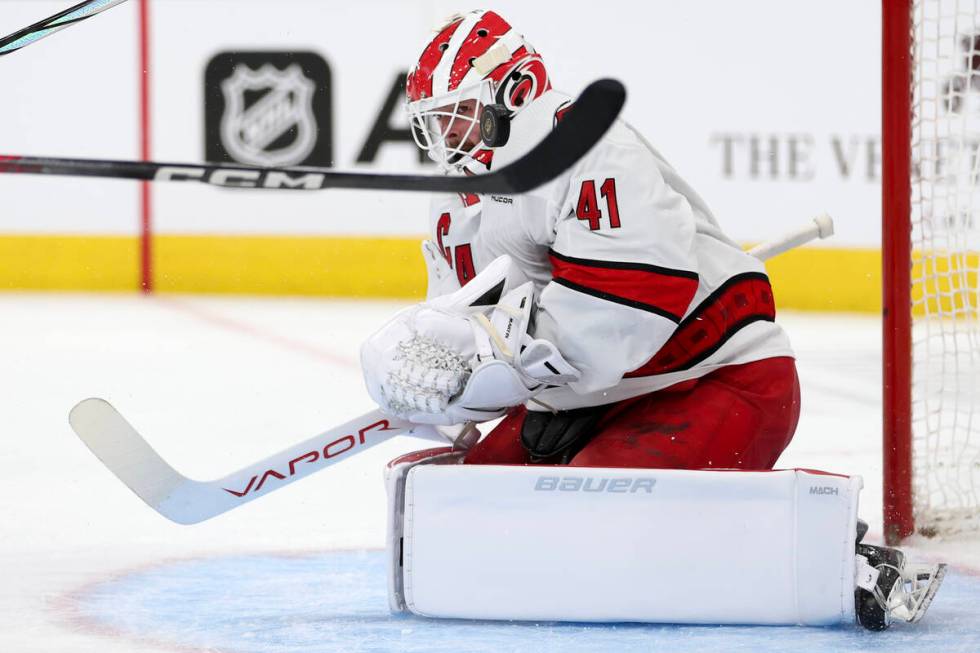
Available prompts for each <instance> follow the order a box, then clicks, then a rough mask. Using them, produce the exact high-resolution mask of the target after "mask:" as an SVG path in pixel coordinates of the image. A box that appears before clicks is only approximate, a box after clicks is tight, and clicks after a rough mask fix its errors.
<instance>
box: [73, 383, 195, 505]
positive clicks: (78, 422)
mask: <svg viewBox="0 0 980 653" xmlns="http://www.w3.org/2000/svg"><path fill="white" fill-rule="evenodd" d="M68 423H69V424H71V427H72V429H73V430H74V431H75V433H76V434H77V435H78V437H79V438H80V439H81V440H82V442H84V443H85V446H87V447H88V448H89V450H90V451H91V452H92V453H94V454H95V456H96V458H98V459H99V460H101V461H102V463H103V464H104V465H105V466H106V467H108V468H109V471H111V472H112V473H113V474H115V475H116V477H117V478H119V480H120V481H122V482H123V483H125V484H126V486H127V487H128V488H129V489H130V490H132V491H133V492H135V493H136V495H137V496H138V497H139V498H140V499H142V500H143V501H145V502H146V504H147V505H149V506H150V507H151V508H153V509H154V510H156V511H157V512H160V513H161V514H163V515H164V516H165V517H167V518H168V519H171V520H173V521H180V520H178V519H174V517H173V516H171V515H169V514H166V513H165V512H164V511H163V510H162V507H163V506H164V504H165V502H166V501H167V499H168V498H169V497H170V496H171V495H172V494H173V493H174V491H175V490H176V489H177V488H179V487H180V486H181V485H183V484H186V483H189V482H193V481H189V480H188V479H187V478H185V477H183V476H181V475H180V474H179V473H178V472H177V471H176V470H175V469H174V468H173V467H171V466H170V465H169V464H167V462H166V461H165V460H164V459H163V458H161V457H160V455H159V454H158V453H157V452H156V451H154V450H153V448H152V447H151V446H150V445H149V444H148V443H147V442H146V440H144V439H143V437H142V436H141V435H140V434H139V433H138V432H137V431H136V429H134V428H133V427H132V426H131V425H130V424H129V422H127V421H126V420H125V419H124V418H123V416H122V415H120V414H119V412H118V411H117V410H116V409H115V408H113V407H112V404H110V403H109V402H108V401H106V400H104V399H98V398H91V399H85V400H83V401H80V402H79V403H78V404H77V405H76V406H75V407H74V408H72V409H71V412H70V413H69V414H68ZM180 523H184V522H180Z"/></svg>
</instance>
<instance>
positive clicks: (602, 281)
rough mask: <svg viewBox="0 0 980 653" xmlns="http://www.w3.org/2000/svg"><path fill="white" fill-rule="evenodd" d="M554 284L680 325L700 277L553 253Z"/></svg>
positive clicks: (686, 271) (684, 272)
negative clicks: (655, 314)
mask: <svg viewBox="0 0 980 653" xmlns="http://www.w3.org/2000/svg"><path fill="white" fill-rule="evenodd" d="M550 258H551V269H552V277H553V278H554V281H556V282H558V283H560V284H561V285H564V286H566V287H569V288H572V289H574V290H579V291H580V292H586V293H588V294H592V295H595V296H598V297H601V298H603V299H607V300H609V301H613V302H617V303H620V304H625V305H627V306H633V307H634V308H639V309H641V310H646V311H649V312H652V313H657V314H658V315H662V316H663V317H666V318H668V319H670V320H672V321H674V322H680V320H681V317H682V316H683V315H684V313H685V312H686V311H687V307H688V305H689V304H690V303H691V300H692V299H693V298H694V293H695V292H696V291H697V289H698V275H697V273H695V272H690V271H688V270H673V269H670V268H663V267H660V266H656V265H648V264H644V263H627V262H621V261H596V260H592V259H582V258H573V257H571V256H565V255H564V254H559V253H558V252H555V251H554V250H552V251H551V252H550Z"/></svg>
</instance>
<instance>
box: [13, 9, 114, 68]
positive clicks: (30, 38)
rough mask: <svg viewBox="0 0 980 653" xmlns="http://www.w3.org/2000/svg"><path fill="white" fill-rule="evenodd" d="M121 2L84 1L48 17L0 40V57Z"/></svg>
mask: <svg viewBox="0 0 980 653" xmlns="http://www.w3.org/2000/svg"><path fill="white" fill-rule="evenodd" d="M123 2H126V0H85V2H79V3H78V4H77V5H74V6H72V7H69V8H68V9H65V10H64V11H61V12H58V13H57V14H55V15H54V16H48V17H47V18H45V19H44V20H41V21H38V22H36V23H34V24H33V25H29V26H28V27H25V28H24V29H21V30H17V31H16V32H14V33H13V34H8V35H7V36H4V37H2V38H0V56H3V55H5V54H10V53H11V52H16V51H17V50H20V49H21V48H23V47H26V46H28V45H30V44H31V43H36V42H37V41H40V40H41V39H43V38H44V37H46V36H51V35H52V34H54V33H55V32H57V31H59V30H63V29H65V28H66V27H68V26H69V25H74V24H75V23H79V22H81V21H83V20H85V19H86V18H91V17H92V16H95V15H96V14H101V13H102V12H103V11H105V10H106V9H111V8H113V7H115V6H116V5H118V4H122V3H123Z"/></svg>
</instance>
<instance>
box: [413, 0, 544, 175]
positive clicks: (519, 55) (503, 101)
mask: <svg viewBox="0 0 980 653" xmlns="http://www.w3.org/2000/svg"><path fill="white" fill-rule="evenodd" d="M550 88H551V83H550V81H549V80H548V72H547V70H546V69H545V66H544V62H543V61H542V60H541V56H540V55H539V54H537V53H536V52H535V51H534V48H533V47H531V44H530V43H528V42H527V41H525V40H524V37H523V36H522V35H520V34H518V33H517V32H515V31H514V30H513V28H512V27H511V26H510V24H508V23H507V21H505V20H504V19H503V18H501V17H500V16H499V15H498V14H496V13H495V12H492V11H482V10H480V11H472V12H469V13H467V14H462V15H456V16H453V17H451V18H450V19H449V20H448V21H447V24H446V25H445V26H444V27H442V28H440V29H439V30H437V34H436V36H435V38H433V39H432V40H431V41H430V42H429V44H428V45H426V47H425V50H423V51H422V55H421V56H420V57H419V61H418V63H417V64H416V65H415V67H414V68H413V69H412V70H411V71H410V72H409V74H408V79H407V80H406V85H405V92H406V95H407V97H408V103H407V105H406V109H407V111H408V115H409V119H410V120H411V122H412V133H413V134H414V136H415V141H416V143H418V145H419V147H421V148H422V149H423V150H425V151H426V152H427V153H428V155H429V157H430V158H431V159H432V160H434V161H435V162H436V163H438V164H439V165H440V167H442V168H443V170H445V171H447V172H452V171H457V172H464V171H469V172H471V173H479V172H485V171H486V170H488V169H489V168H490V164H491V161H492V158H493V151H492V150H491V149H489V148H487V147H486V146H485V145H484V144H483V142H482V140H480V139H479V131H480V124H479V118H480V116H479V111H480V109H481V108H482V106H483V105H487V104H500V105H503V106H504V107H506V108H507V110H508V112H509V115H510V116H513V115H514V114H516V113H517V112H519V111H520V110H521V109H523V108H524V107H526V106H527V105H528V104H530V103H531V102H533V101H534V100H535V99H536V98H538V97H540V96H541V95H542V94H543V93H544V92H545V91H547V90H549V89H550ZM474 140H475V141H476V143H475V145H473V144H472V143H473V142H474Z"/></svg>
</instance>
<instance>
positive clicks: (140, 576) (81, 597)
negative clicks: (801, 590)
mask: <svg viewBox="0 0 980 653" xmlns="http://www.w3.org/2000/svg"><path fill="white" fill-rule="evenodd" d="M384 565H385V557H384V554H383V553H382V552H380V551H336V552H324V553H316V554H304V555H239V556H229V557H217V558H204V559H191V560H183V561H177V562H167V563H163V564H160V565H158V566H155V567H151V568H148V569H147V568H142V569H139V570H136V571H133V572H131V573H123V574H119V575H116V576H114V577H113V578H111V579H109V580H106V581H104V582H101V583H96V584H93V585H89V586H86V587H85V588H84V589H81V590H78V591H76V592H75V593H73V594H70V595H68V596H66V597H64V600H63V601H61V602H60V603H61V604H62V607H63V610H67V612H68V614H67V615H64V614H63V615H62V617H65V616H67V617H68V618H70V620H71V621H72V623H73V624H74V625H75V626H76V627H78V625H79V624H83V626H84V628H85V629H86V630H89V631H92V632H96V633H100V634H102V635H111V636H114V637H123V638H127V639H132V640H138V641H141V642H144V643H153V644H156V645H158V646H163V647H164V648H169V649H171V650H172V649H174V648H176V649H179V650H183V651H205V650H206V651H221V652H222V653H314V652H315V653H326V652H328V651H344V652H361V651H363V652H379V653H380V652H382V651H404V652H408V653H412V652H421V651H427V652H429V651H432V652H446V653H458V652H461V651H474V652H484V651H485V652H487V653H489V652H491V651H492V652H498V651H536V652H537V651H554V652H556V653H557V652H558V651H562V652H565V651H571V652H576V651H582V652H583V653H584V652H589V653H591V652H594V651H622V652H624V653H631V652H633V651H635V652H640V651H643V652H646V651H657V650H659V651H684V652H685V653H701V652H704V653H707V652H709V651H710V652H711V653H714V652H716V651H726V652H740V651H745V652H746V653H747V652H750V651H751V652H756V651H758V652H767V651H772V652H777V651H778V652H780V653H794V652H799V653H818V652H819V653H823V652H827V653H830V652H831V651H833V652H838V651H882V652H884V651H889V652H891V651H895V650H939V649H942V650H943V651H944V653H959V652H962V653H967V652H969V653H975V651H977V650H980V613H978V612H977V610H976V606H977V605H978V604H980V577H978V576H976V575H968V574H962V573H957V571H956V570H953V571H952V572H951V573H950V574H949V576H948V577H947V579H946V582H945V584H944V585H943V588H942V591H941V592H940V593H939V595H938V596H937V598H936V601H935V603H934V604H933V606H932V608H931V609H930V611H929V614H927V615H926V617H925V619H924V620H923V621H922V622H921V623H919V624H917V626H915V627H903V626H902V625H898V626H896V627H894V628H892V629H891V630H889V631H887V632H885V633H870V632H867V631H865V630H863V629H861V628H859V627H857V626H840V627H836V628H796V627H761V626H758V627H744V626H743V627H733V626H683V625H678V626H671V625H649V624H575V623H570V624H562V623H500V622H490V621H456V620H433V619H424V618H421V617H413V616H402V615H398V616H394V615H391V614H390V613H389V612H388V606H387V599H386V596H385V567H384ZM583 591H587V589H584V590H583ZM651 591H655V589H653V588H651Z"/></svg>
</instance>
